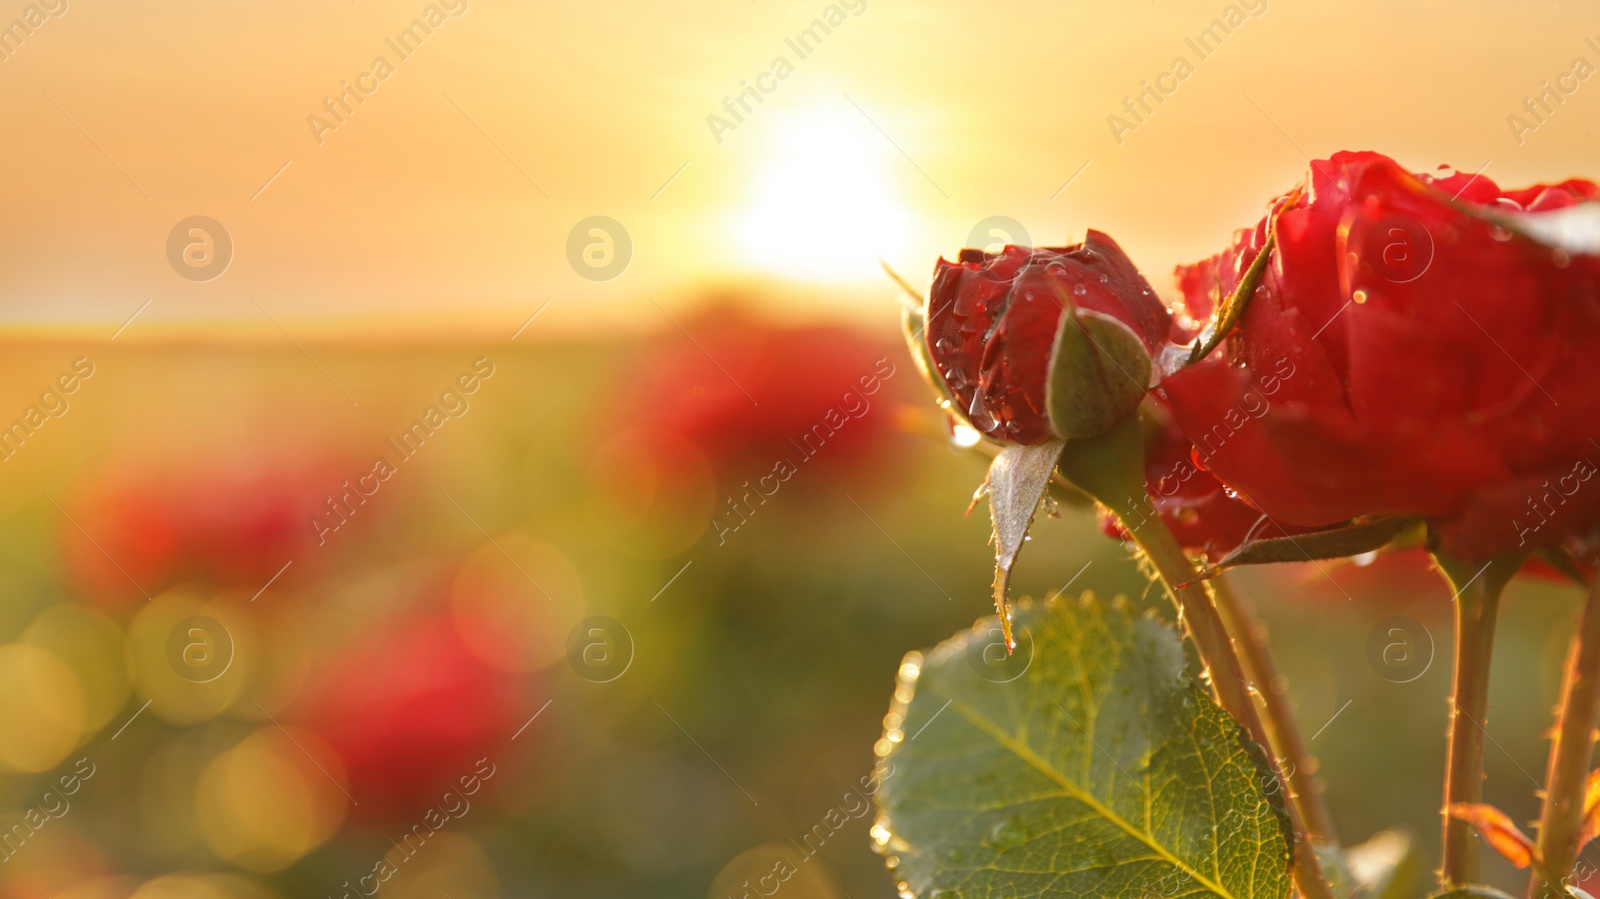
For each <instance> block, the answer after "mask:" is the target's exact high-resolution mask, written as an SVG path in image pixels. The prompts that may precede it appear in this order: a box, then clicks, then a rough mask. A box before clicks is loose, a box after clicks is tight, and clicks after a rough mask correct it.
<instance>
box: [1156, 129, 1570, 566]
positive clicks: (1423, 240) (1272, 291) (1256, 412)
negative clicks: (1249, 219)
mask: <svg viewBox="0 0 1600 899" xmlns="http://www.w3.org/2000/svg"><path fill="white" fill-rule="evenodd" d="M1595 196H1596V187H1595V185H1594V184H1593V183H1591V182H1588V181H1567V182H1563V183H1561V184H1557V185H1553V186H1544V185H1539V186H1535V187H1531V188H1527V189H1524V190H1519V191H1501V190H1500V189H1499V188H1498V187H1496V186H1495V185H1494V183H1493V182H1491V181H1490V180H1489V179H1487V178H1484V177H1483V176H1481V175H1478V176H1468V175H1464V174H1450V175H1440V176H1429V175H1413V174H1411V173H1409V172H1407V171H1405V170H1404V169H1402V168H1401V167H1400V166H1399V165H1398V164H1396V163H1395V162H1394V161H1393V160H1391V159H1388V158H1387V157H1384V156H1381V155H1379V154H1376V153H1339V154H1335V155H1334V156H1333V157H1332V158H1331V159H1328V160H1319V161H1317V162H1315V163H1313V164H1312V170H1311V178H1310V183H1309V185H1308V186H1307V188H1306V189H1305V190H1303V191H1300V192H1297V193H1294V194H1290V195H1288V196H1287V197H1286V198H1284V199H1282V200H1280V201H1279V202H1278V203H1276V204H1275V205H1277V206H1280V207H1281V208H1280V209H1279V211H1278V212H1277V214H1276V217H1275V218H1274V217H1271V216H1269V217H1268V218H1264V219H1263V220H1262V221H1261V222H1260V223H1259V224H1257V225H1256V227H1255V228H1253V229H1250V230H1245V231H1241V232H1239V233H1238V235H1237V237H1236V239H1235V241H1234V244H1233V246H1231V247H1230V248H1229V249H1227V250H1226V251H1224V252H1222V253H1221V254H1219V255H1217V256H1215V257H1212V258H1211V259H1207V260H1205V261H1203V262H1200V263H1197V264H1195V265H1192V266H1186V267H1181V268H1180V269H1179V271H1178V276H1179V283H1180V286H1181V287H1182V289H1183V292H1184V297H1185V301H1186V303H1187V304H1188V306H1189V311H1190V313H1191V315H1194V316H1195V317H1205V316H1207V315H1209V314H1210V313H1211V312H1212V308H1213V307H1214V306H1215V305H1216V298H1217V297H1219V296H1224V295H1227V294H1229V293H1231V292H1232V291H1233V290H1234V288H1235V287H1236V286H1237V285H1238V284H1239V282H1240V280H1241V278H1242V276H1243V274H1244V272H1245V271H1246V269H1247V268H1248V267H1249V265H1250V264H1251V263H1252V262H1253V261H1254V260H1255V258H1256V256H1257V255H1258V253H1259V252H1260V251H1261V248H1262V246H1263V245H1264V243H1265V242H1266V239H1267V234H1268V228H1269V227H1271V228H1272V229H1273V236H1274V240H1275V248H1274V250H1273V255H1272V257H1271V258H1270V260H1269V263H1268V265H1267V267H1266V270H1265V273H1264V275H1263V276H1262V279H1261V282H1260V285H1259V286H1258V288H1257V289H1256V290H1255V292H1254V295H1253V297H1251V298H1250V299H1249V302H1248V305H1247V306H1246V308H1245V311H1244V313H1243V316H1242V317H1241V318H1240V320H1239V322H1238V324H1237V327H1236V328H1235V329H1234V330H1233V332H1232V333H1231V335H1230V336H1229V337H1228V339H1227V342H1226V343H1225V344H1224V346H1223V347H1221V348H1220V349H1219V350H1218V351H1217V352H1215V353H1213V354H1212V355H1211V356H1210V357H1208V358H1207V359H1206V360H1204V361H1203V362H1201V363H1199V364H1197V365H1194V366H1191V367H1189V368H1186V369H1184V370H1182V371H1179V372H1177V373H1176V374H1174V375H1172V376H1169V377H1168V378H1166V380H1165V381H1164V382H1163V384H1162V386H1161V388H1160V389H1161V392H1162V393H1163V395H1164V396H1165V398H1166V399H1167V400H1168V401H1169V402H1170V404H1171V407H1172V410H1173V413H1174V416H1175V417H1176V419H1177V420H1178V422H1179V424H1180V425H1181V426H1182V427H1183V430H1184V432H1185V433H1186V434H1187V436H1188V437H1189V439H1190V440H1191V441H1193V443H1194V445H1195V447H1196V450H1195V452H1196V456H1197V458H1198V459H1199V460H1200V461H1202V462H1203V463H1204V465H1205V466H1206V467H1208V468H1209V469H1211V470H1212V471H1213V472H1215V473H1216V474H1217V475H1218V476H1219V477H1220V478H1221V479H1222V480H1223V481H1225V482H1226V483H1228V484H1229V485H1231V486H1232V487H1234V488H1235V489H1236V490H1237V491H1238V492H1239V493H1240V494H1241V495H1242V496H1243V497H1244V498H1245V499H1247V500H1248V501H1249V502H1250V503H1251V504H1252V505H1254V506H1256V507H1258V508H1260V509H1261V510H1262V511H1264V512H1266V513H1267V514H1268V515H1270V516H1271V517H1272V519H1273V520H1275V521H1278V522H1282V523H1284V524H1287V525H1296V526H1304V527H1316V526H1320V525H1329V524H1333V523H1336V522H1340V521H1344V520H1346V519H1349V518H1352V517H1354V516H1358V515H1364V514H1374V513H1403V514H1408V515H1420V516H1426V517H1427V518H1429V519H1430V520H1431V521H1432V522H1433V524H1434V525H1435V527H1436V529H1437V531H1438V533H1439V534H1440V535H1441V539H1442V541H1443V548H1444V550H1445V551H1446V552H1448V553H1451V554H1453V555H1456V556H1458V557H1461V558H1485V557H1488V556H1491V555H1495V554H1498V553H1502V552H1506V551H1510V550H1512V549H1515V548H1518V547H1520V546H1533V545H1548V544H1554V543H1558V542H1560V541H1561V540H1562V539H1563V538H1564V537H1566V536H1569V535H1571V534H1573V533H1574V532H1575V531H1577V530H1578V529H1579V528H1582V527H1589V526H1592V525H1594V524H1595V523H1596V522H1597V521H1600V481H1592V482H1591V478H1592V475H1593V474H1594V472H1595V471H1596V470H1597V468H1596V465H1597V463H1600V442H1597V439H1600V390H1596V389H1595V385H1596V384H1597V383H1600V259H1597V258H1595V257H1592V256H1583V255H1575V254H1569V253H1567V252H1565V251H1563V250H1560V249H1553V248H1552V247H1550V246H1547V245H1544V244H1542V243H1539V242H1537V241H1534V240H1531V239H1528V238H1525V237H1522V236H1514V235H1513V234H1512V233H1511V232H1510V231H1508V230H1505V229H1504V228H1501V227H1500V226H1499V225H1497V224H1496V223H1495V222H1494V221H1491V220H1490V214H1491V213H1505V212H1508V211H1524V210H1525V211H1527V212H1529V213H1535V214H1537V213H1541V212H1547V211H1550V210H1555V209H1561V208H1564V207H1568V206H1571V205H1573V204H1575V203H1578V202H1580V201H1583V200H1591V199H1593V198H1594V197H1595ZM1535 217H1536V216H1535Z"/></svg>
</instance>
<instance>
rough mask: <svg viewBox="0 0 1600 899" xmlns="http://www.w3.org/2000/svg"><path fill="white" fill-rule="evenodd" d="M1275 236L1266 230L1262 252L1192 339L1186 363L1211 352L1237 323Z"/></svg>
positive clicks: (1264, 268) (1264, 265)
mask: <svg viewBox="0 0 1600 899" xmlns="http://www.w3.org/2000/svg"><path fill="white" fill-rule="evenodd" d="M1275 239H1276V236H1275V234H1274V233H1273V230H1272V229H1271V228H1269V229H1267V241H1266V243H1264V244H1262V245H1261V252H1259V253H1257V254H1256V258H1255V259H1253V260H1251V262H1250V267H1249V268H1248V269H1246V270H1245V273H1244V277H1243V278H1241V279H1239V286H1238V287H1237V288H1236V289H1235V290H1234V291H1233V293H1232V294H1231V295H1229V296H1227V297H1225V298H1223V300H1222V305H1221V307H1220V308H1218V309H1217V310H1216V311H1215V312H1214V313H1212V315H1211V322H1210V323H1209V324H1207V325H1206V326H1205V328H1204V329H1203V330H1202V331H1201V332H1200V336H1199V338H1198V339H1196V340H1195V342H1194V350H1193V351H1191V352H1190V353H1189V364H1190V365H1193V364H1195V363H1196V362H1199V361H1200V360H1201V359H1204V358H1205V357H1206V356H1208V355H1210V354H1211V351H1212V350H1214V349H1216V348H1217V347H1218V346H1219V345H1220V344H1221V343H1222V341H1223V340H1224V339H1225V338H1227V336H1228V332H1229V331H1232V330H1233V326H1234V325H1235V324H1236V323H1238V321H1239V316H1241V315H1243V314H1244V307H1245V306H1246V305H1247V304H1248V303H1249V302H1250V298H1251V297H1252V296H1253V295H1255V292H1256V285H1257V284H1260V283H1261V275H1262V273H1264V272H1265V271H1266V270H1267V262H1268V260H1270V259H1271V258H1272V246H1273V243H1274V241H1275Z"/></svg>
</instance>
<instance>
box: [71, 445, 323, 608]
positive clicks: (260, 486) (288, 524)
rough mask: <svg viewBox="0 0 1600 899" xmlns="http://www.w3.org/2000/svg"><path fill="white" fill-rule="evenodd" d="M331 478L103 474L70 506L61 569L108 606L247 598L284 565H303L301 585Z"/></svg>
mask: <svg viewBox="0 0 1600 899" xmlns="http://www.w3.org/2000/svg"><path fill="white" fill-rule="evenodd" d="M338 470H339V469H337V468H334V469H325V468H324V467H323V466H317V465H313V464H288V463H266V464H260V465H258V466H256V467H252V468H249V469H245V468H226V467H222V466H210V467H206V466H199V467H197V469H192V470H184V471H174V470H170V469H168V468H166V467H154V466H152V467H150V468H142V469H141V468H134V469H119V470H116V471H113V472H108V473H106V474H105V475H104V476H102V477H101V478H99V479H96V480H95V481H93V482H91V483H88V484H86V485H85V486H83V487H82V488H81V489H79V490H78V491H77V492H76V494H75V495H74V496H73V497H72V498H70V499H69V500H68V501H67V504H66V512H67V514H68V515H69V516H70V519H65V518H64V520H63V521H62V522H61V524H60V531H59V532H60V534H61V551H62V555H63V556H64V557H65V567H66V569H67V570H68V571H70V572H71V573H72V577H73V578H74V580H75V581H76V582H77V584H78V586H79V588H80V589H81V591H82V592H83V594H84V595H85V596H86V597H87V598H89V599H91V600H95V601H99V602H103V603H112V604H118V603H122V602H126V601H128V600H129V599H132V598H138V599H140V600H143V598H144V594H143V593H142V592H141V589H142V590H143V591H144V592H148V593H150V594H152V595H153V594H155V593H157V592H159V591H161V590H164V589H166V588H167V587H170V586H172V585H173V584H175V583H178V582H180V581H185V580H196V581H202V582H205V583H208V584H211V585H213V586H218V587H232V588H238V589H248V590H252V591H254V590H256V589H259V588H260V587H261V586H263V585H264V584H266V583H267V581H268V580H269V579H271V578H272V577H273V575H275V574H277V573H278V572H279V571H280V570H282V569H283V566H284V564H285V563H286V562H289V561H290V560H296V561H298V562H299V563H300V565H299V568H300V569H301V570H300V571H297V572H295V573H294V576H295V577H299V576H301V575H303V574H304V573H305V570H306V569H307V568H308V567H309V566H311V565H313V564H314V562H315V555H314V554H313V553H311V552H310V550H311V549H313V548H314V547H315V540H314V532H313V529H312V528H311V525H310V524H309V522H310V520H311V516H312V515H313V514H315V513H317V512H319V511H323V510H322V509H321V507H320V505H319V504H320V502H321V499H322V497H321V496H320V495H319V494H317V493H316V492H315V491H316V490H318V489H319V488H321V487H322V485H323V484H324V483H325V482H328V481H330V480H332V481H334V482H337V479H336V478H333V477H331V474H330V471H338ZM80 528H81V529H80ZM130 579H131V581H132V582H131V583H130ZM278 583H280V584H282V583H283V582H282V581H280V582H278ZM135 584H137V586H135Z"/></svg>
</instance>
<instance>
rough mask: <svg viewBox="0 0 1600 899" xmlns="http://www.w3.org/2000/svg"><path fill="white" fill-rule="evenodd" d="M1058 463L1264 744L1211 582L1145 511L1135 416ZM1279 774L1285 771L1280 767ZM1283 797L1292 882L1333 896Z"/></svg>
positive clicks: (1234, 712)
mask: <svg viewBox="0 0 1600 899" xmlns="http://www.w3.org/2000/svg"><path fill="white" fill-rule="evenodd" d="M1059 469H1060V471H1061V473H1062V474H1063V475H1065V476H1066V477H1067V479H1068V480H1069V481H1071V482H1072V483H1073V484H1075V485H1076V486H1077V487H1078V488H1079V489H1081V490H1083V491H1084V492H1085V493H1088V494H1089V495H1090V496H1092V497H1094V498H1095V500H1097V501H1098V502H1099V503H1100V504H1101V505H1103V506H1105V507H1106V508H1108V509H1110V510H1111V512H1112V513H1113V514H1115V515H1116V516H1117V519H1118V521H1120V522H1121V523H1122V527H1123V530H1125V531H1127V532H1128V533H1129V534H1130V535H1131V536H1132V537H1133V539H1134V542H1135V543H1137V544H1138V545H1139V548H1140V549H1142V550H1143V551H1144V554H1145V557H1146V558H1148V559H1149V560H1150V563H1151V565H1153V566H1154V567H1155V569H1156V574H1157V576H1159V577H1160V578H1161V582H1162V584H1163V585H1164V586H1165V587H1166V588H1167V592H1168V593H1169V594H1171V596H1172V598H1173V601H1174V602H1175V603H1176V604H1177V606H1178V616H1179V618H1181V619H1182V621H1183V623H1184V626H1185V627H1186V628H1187V630H1188V632H1189V636H1190V638H1192V639H1193V640H1194V644H1195V648H1196V650H1198V652H1199V654H1200V661H1201V663H1202V664H1204V665H1205V668H1206V671H1207V673H1208V674H1209V679H1210V682H1211V688H1212V690H1213V691H1214V692H1215V693H1216V697H1217V703H1218V704H1219V705H1221V706H1222V708H1223V710H1224V711H1226V712H1227V713H1228V714H1229V715H1231V716H1233V719H1234V720H1235V721H1237V722H1238V723H1239V724H1240V725H1241V726H1243V727H1244V728H1245V730H1246V731H1247V732H1248V733H1249V734H1250V736H1251V737H1252V738H1253V739H1254V740H1255V741H1256V742H1257V743H1260V744H1262V745H1263V746H1264V745H1266V730H1265V728H1263V727H1262V725H1261V718H1260V716H1259V715H1257V714H1256V705H1255V702H1254V701H1253V700H1252V699H1251V698H1250V692H1249V688H1248V682H1247V681H1246V680H1245V676H1244V669H1243V666H1242V665H1241V664H1240V662H1239V656H1238V655H1237V654H1236V653H1235V652H1234V648H1233V643H1232V641H1231V640H1229V639H1228V632H1227V630H1226V629H1224V628H1223V626H1222V618H1221V617H1220V616H1219V615H1218V614H1217V607H1216V605H1214V604H1213V603H1212V600H1211V591H1210V588H1209V587H1207V585H1206V583H1205V582H1204V581H1202V580H1200V579H1199V575H1198V573H1197V572H1196V571H1195V568H1194V565H1193V564H1192V563H1190V561H1189V557H1188V556H1186V555H1184V553H1183V547H1182V546H1180V545H1179V544H1178V540H1177V538H1176V537H1174V536H1173V535H1172V531H1171V530H1169V529H1168V528H1167V525H1166V522H1164V521H1162V520H1161V516H1160V515H1159V514H1151V515H1145V514H1144V513H1143V511H1141V509H1150V501H1149V497H1148V496H1147V494H1146V493H1145V483H1144V437H1143V433H1142V431H1141V427H1140V424H1139V418H1138V416H1136V415H1135V416H1129V417H1128V418H1127V419H1126V420H1124V421H1123V422H1122V423H1121V424H1118V425H1117V426H1116V427H1114V428H1112V429H1111V430H1110V431H1109V432H1107V433H1105V434H1103V435H1101V436H1099V437H1092V438H1089V439H1086V440H1071V441H1068V442H1067V446H1066V449H1064V450H1063V451H1062V453H1061V461H1060V463H1059ZM1135 497H1138V499H1135ZM1152 511H1153V510H1152ZM1278 774H1279V777H1280V779H1281V778H1282V772H1281V771H1279V772H1278ZM1285 805H1286V806H1287V807H1288V811H1289V821H1290V824H1291V825H1293V827H1294V834H1295V841H1294V853H1295V866H1294V880H1295V884H1296V885H1297V886H1298V887H1299V888H1300V892H1301V893H1302V894H1303V895H1304V896H1305V897H1306V899H1333V890H1332V889H1331V888H1330V887H1329V886H1328V882H1327V880H1326V879H1325V878H1324V876H1323V873H1322V865H1321V863H1320V862H1319V861H1318V860H1317V854H1316V851H1315V849H1314V848H1313V847H1312V845H1311V841H1310V839H1309V838H1308V837H1307V835H1306V829H1305V822H1304V821H1302V820H1301V819H1300V814H1299V812H1298V810H1297V809H1296V808H1295V805H1294V804H1293V803H1285Z"/></svg>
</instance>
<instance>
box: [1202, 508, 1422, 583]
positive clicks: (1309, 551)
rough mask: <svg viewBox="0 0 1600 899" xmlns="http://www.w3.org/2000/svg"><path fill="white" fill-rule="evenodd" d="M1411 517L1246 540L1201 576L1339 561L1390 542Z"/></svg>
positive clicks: (1376, 518)
mask: <svg viewBox="0 0 1600 899" xmlns="http://www.w3.org/2000/svg"><path fill="white" fill-rule="evenodd" d="M1414 523H1416V519H1415V518H1407V517H1405V516H1403V515H1380V516H1373V517H1369V518H1357V519H1353V520H1352V521H1350V522H1349V523H1347V524H1342V525H1339V526H1338V527H1333V528H1328V529H1327V530H1323V531H1312V532H1311V533H1309V534H1296V535H1294V536H1292V537H1268V538H1266V539H1263V540H1250V541H1247V542H1245V543H1242V544H1240V545H1239V547H1238V548H1237V549H1235V550H1234V551H1233V552H1230V553H1228V554H1227V555H1225V556H1223V557H1222V558H1221V559H1218V560H1217V561H1216V563H1214V564H1212V565H1209V566H1207V567H1206V570H1205V571H1203V572H1201V577H1211V576H1212V575H1214V574H1216V573H1217V572H1219V571H1222V570H1223V569H1225V568H1233V567H1235V566H1237V565H1264V564H1267V563H1269V562H1307V561H1311V560H1314V559H1342V558H1344V557H1346V556H1356V555H1360V554H1361V553H1365V552H1372V551H1373V550H1375V549H1380V548H1382V547H1383V546H1384V544H1386V543H1388V542H1389V541H1390V540H1393V539H1394V538H1395V537H1396V536H1398V535H1399V534H1400V532H1402V531H1404V530H1405V529H1406V528H1407V527H1408V526H1410V525H1412V524H1414Z"/></svg>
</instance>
